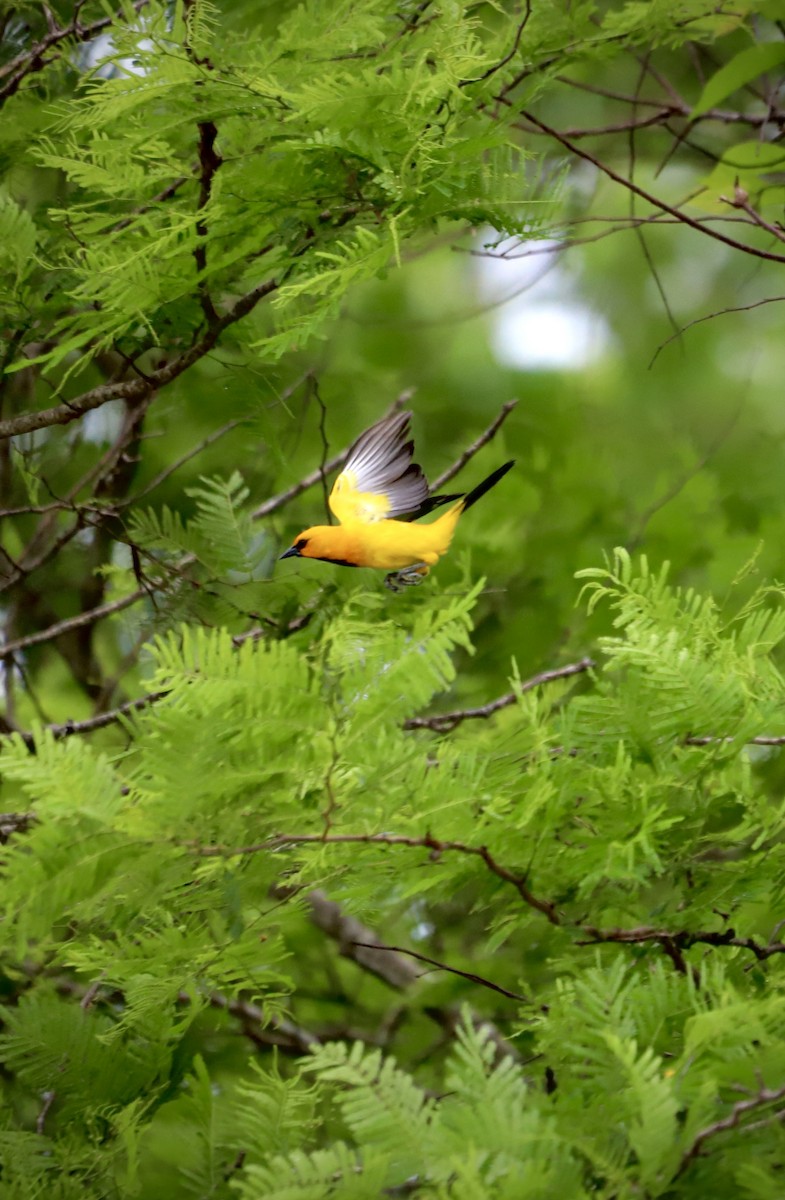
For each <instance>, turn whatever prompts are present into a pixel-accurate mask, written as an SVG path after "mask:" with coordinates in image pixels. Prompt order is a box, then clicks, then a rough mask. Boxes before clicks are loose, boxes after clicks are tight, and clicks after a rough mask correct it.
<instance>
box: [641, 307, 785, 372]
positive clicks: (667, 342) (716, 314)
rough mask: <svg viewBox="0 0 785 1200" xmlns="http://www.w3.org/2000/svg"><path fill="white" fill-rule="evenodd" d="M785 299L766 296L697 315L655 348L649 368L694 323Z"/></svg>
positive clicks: (747, 310)
mask: <svg viewBox="0 0 785 1200" xmlns="http://www.w3.org/2000/svg"><path fill="white" fill-rule="evenodd" d="M783 300H785V296H766V297H765V299H763V300H755V301H753V303H752V304H735V305H733V306H731V307H730V308H718V309H717V310H716V312H710V313H706V315H705V316H703V317H696V318H695V320H694V321H688V322H687V324H686V325H682V326H681V328H680V329H679V331H678V333H674V334H671V336H670V337H669V338H666V339H665V341H664V342H661V343H660V345H659V346H658V347H657V349H656V350H655V352H654V354H653V355H652V359H651V362H650V363H649V370H651V368H652V367H653V366H654V364H655V362H656V361H657V359H658V358H659V356H660V354H661V353H662V351H663V350H664V349H665V347H666V346H669V345H670V344H671V342H672V341H674V339H675V338H677V337H681V335H682V334H683V333H686V331H687V330H688V329H692V327H693V326H694V325H702V324H703V323H704V321H713V320H714V318H715V317H725V316H727V315H728V314H729V313H738V312H749V311H750V310H751V309H753V308H761V307H762V306H763V305H764V304H781V303H782V301H783Z"/></svg>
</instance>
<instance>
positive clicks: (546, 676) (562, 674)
mask: <svg viewBox="0 0 785 1200" xmlns="http://www.w3.org/2000/svg"><path fill="white" fill-rule="evenodd" d="M594 665H595V664H594V660H593V659H591V658H581V659H579V661H578V662H574V663H567V665H566V666H564V667H555V668H554V669H553V670H551V671H541V672H540V673H539V675H533V676H532V677H531V679H526V680H524V682H523V683H520V684H519V685H518V687H517V689H516V690H515V691H513V692H506V693H505V695H503V696H498V697H497V698H496V699H495V700H489V701H488V703H487V704H481V705H479V706H478V707H477V708H459V709H455V710H454V711H453V712H448V713H436V714H435V715H434V716H432V717H409V719H408V720H406V721H404V723H403V728H404V729H431V730H433V732H434V733H450V732H451V731H452V730H453V729H455V727H456V726H457V725H460V724H461V722H462V721H474V720H487V718H488V717H492V716H493V715H494V713H497V712H500V711H501V710H502V709H503V708H509V707H510V706H511V705H513V704H514V703H515V701H516V700H517V699H518V696H519V695H520V694H521V693H523V692H530V691H532V689H533V688H537V687H542V686H543V685H544V684H546V683H553V682H554V680H556V679H568V678H569V677H570V676H571V675H580V674H581V673H582V672H583V671H590V670H591V669H592V668H593V667H594Z"/></svg>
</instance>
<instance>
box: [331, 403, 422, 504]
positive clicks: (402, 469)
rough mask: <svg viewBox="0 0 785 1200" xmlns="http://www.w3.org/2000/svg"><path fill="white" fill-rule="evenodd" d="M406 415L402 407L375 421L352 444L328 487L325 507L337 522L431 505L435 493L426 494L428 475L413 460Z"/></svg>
mask: <svg viewBox="0 0 785 1200" xmlns="http://www.w3.org/2000/svg"><path fill="white" fill-rule="evenodd" d="M411 416H412V414H411V413H410V412H402V413H396V414H395V415H394V416H392V417H385V418H384V420H382V421H377V423H376V424H375V425H372V426H371V428H370V429H366V431H365V433H362V434H360V436H359V437H358V439H357V441H356V442H355V443H354V445H353V446H352V448H351V450H350V451H349V455H348V457H347V459H346V465H345V466H344V469H343V470H342V471H341V474H340V475H339V476H338V478H337V479H336V481H335V483H334V484H333V490H332V492H331V493H330V508H331V509H332V511H333V513H334V514H335V516H336V517H337V518H338V520H339V521H340V522H341V524H346V523H347V522H351V521H362V522H364V523H365V522H368V523H370V522H373V521H383V520H385V519H386V518H390V517H400V516H402V515H404V514H406V513H410V514H416V515H417V516H420V515H422V513H423V512H428V511H430V509H431V508H434V507H436V505H434V504H433V503H431V501H432V500H435V499H437V497H429V495H428V480H427V479H426V478H425V476H424V475H423V473H422V469H421V467H419V466H418V465H417V463H413V462H412V454H413V452H414V442H413V441H411V440H410V439H409V438H408V435H409V422H410V420H411ZM407 439H408V440H407ZM438 500H439V502H443V501H442V498H441V497H438Z"/></svg>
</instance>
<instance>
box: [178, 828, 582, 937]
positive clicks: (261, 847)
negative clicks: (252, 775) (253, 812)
mask: <svg viewBox="0 0 785 1200" xmlns="http://www.w3.org/2000/svg"><path fill="white" fill-rule="evenodd" d="M359 844H363V845H369V846H411V847H420V848H422V849H424V850H430V852H431V854H430V858H431V861H432V862H433V861H435V860H437V859H438V858H439V856H440V855H442V854H447V853H450V852H451V851H455V852H457V853H458V854H467V855H471V856H473V857H477V858H480V859H482V861H483V863H484V864H485V866H486V867H487V868H488V870H489V871H491V872H492V874H494V875H496V876H497V877H498V878H499V879H502V880H504V882H505V883H509V884H511V885H512V886H513V887H514V888H515V890H516V891H517V893H518V895H519V896H520V897H521V899H522V900H523V902H524V904H526V905H528V907H529V908H534V909H536V910H537V912H540V913H542V914H543V916H545V917H547V919H548V920H549V921H550V923H551V924H552V925H560V924H561V921H560V918H559V915H558V913H557V912H556V905H555V904H553V903H551V901H550V900H542V899H540V898H539V897H537V896H535V895H534V893H533V892H531V891H530V890H529V888H528V886H527V884H526V879H525V877H524V876H521V875H516V874H515V873H514V872H513V871H511V870H509V868H507V867H505V866H502V864H501V863H498V862H496V860H495V858H494V857H493V855H492V854H491V852H490V850H489V849H488V847H487V846H469V845H467V844H466V843H465V842H455V841H440V840H439V839H438V838H435V837H432V835H431V834H429V833H426V834H425V835H424V836H423V837H409V836H405V835H403V834H392V833H333V834H330V836H329V837H325V836H324V834H322V833H278V834H275V835H274V836H273V837H270V838H267V839H266V840H265V841H263V842H256V843H255V844H253V845H250V846H240V847H238V848H234V849H233V848H228V847H226V846H194V847H192V849H193V850H194V852H195V853H196V854H198V855H200V856H202V857H204V858H238V857H240V856H242V855H246V854H260V853H263V852H264V851H266V850H280V849H282V848H283V847H285V846H309V845H321V846H324V845H344V846H346V845H359Z"/></svg>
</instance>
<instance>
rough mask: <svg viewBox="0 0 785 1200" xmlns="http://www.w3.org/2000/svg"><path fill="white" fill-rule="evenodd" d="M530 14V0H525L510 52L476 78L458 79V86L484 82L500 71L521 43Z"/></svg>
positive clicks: (513, 55)
mask: <svg viewBox="0 0 785 1200" xmlns="http://www.w3.org/2000/svg"><path fill="white" fill-rule="evenodd" d="M531 15H532V4H531V0H526V3H525V7H524V14H523V20H522V21H520V23H519V25H518V28H517V30H516V31H515V39H514V41H513V43H512V48H511V50H510V52H509V53H508V54H505V56H504V58H503V59H502V60H501V62H497V63H494V64H493V66H492V67H488V69H487V71H483V73H482V75H479V76H478V77H477V78H476V79H460V80H459V81H458V87H462V88H463V87H469V85H470V84H472V83H484V82H485V80H486V79H490V78H491V76H492V75H495V74H496V72H497V71H501V69H502V68H503V67H506V66H507V63H508V62H510V60H511V59H513V58H514V57H515V55H516V54H517V52H518V47H519V45H520V44H521V37H522V36H523V31H524V29H525V28H526V26H527V24H528V23H529V18H530V16H531Z"/></svg>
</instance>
